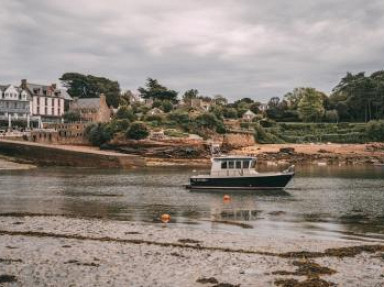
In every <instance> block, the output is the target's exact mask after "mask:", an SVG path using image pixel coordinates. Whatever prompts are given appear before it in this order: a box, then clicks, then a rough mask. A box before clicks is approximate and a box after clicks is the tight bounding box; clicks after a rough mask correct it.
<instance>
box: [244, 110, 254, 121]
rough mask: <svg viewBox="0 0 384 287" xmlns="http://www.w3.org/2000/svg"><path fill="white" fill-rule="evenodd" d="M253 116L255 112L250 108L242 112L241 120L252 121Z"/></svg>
mask: <svg viewBox="0 0 384 287" xmlns="http://www.w3.org/2000/svg"><path fill="white" fill-rule="evenodd" d="M255 117H256V114H255V113H254V112H252V111H251V110H248V111H246V112H245V113H244V114H243V116H242V119H243V121H246V122H252V120H253V119H254V118H255Z"/></svg>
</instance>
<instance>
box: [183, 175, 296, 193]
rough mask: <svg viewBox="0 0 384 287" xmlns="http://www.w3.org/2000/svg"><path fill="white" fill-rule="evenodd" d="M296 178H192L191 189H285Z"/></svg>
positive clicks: (276, 176) (278, 176) (288, 176)
mask: <svg viewBox="0 0 384 287" xmlns="http://www.w3.org/2000/svg"><path fill="white" fill-rule="evenodd" d="M293 176H294V174H293V173H290V174H278V175H268V176H260V175H258V176H238V177H210V176H207V177H201V176H199V177H191V179H190V184H189V185H188V186H187V188H189V189H242V190H247V189H284V188H285V186H286V185H287V184H288V182H289V181H290V180H291V179H292V177H293Z"/></svg>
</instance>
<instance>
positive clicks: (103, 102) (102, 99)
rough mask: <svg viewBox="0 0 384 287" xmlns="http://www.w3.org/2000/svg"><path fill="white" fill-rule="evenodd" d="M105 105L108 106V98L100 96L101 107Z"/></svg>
mask: <svg viewBox="0 0 384 287" xmlns="http://www.w3.org/2000/svg"><path fill="white" fill-rule="evenodd" d="M104 104H105V105H107V97H106V96H105V95H104V94H103V93H101V94H100V106H102V105H104ZM107 106H108V105H107Z"/></svg>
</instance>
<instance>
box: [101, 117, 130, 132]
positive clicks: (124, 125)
mask: <svg viewBox="0 0 384 287" xmlns="http://www.w3.org/2000/svg"><path fill="white" fill-rule="evenodd" d="M130 124H131V122H130V121H129V120H128V119H122V120H117V119H115V120H112V121H111V122H110V123H109V124H108V125H107V126H106V129H107V130H109V132H110V133H111V134H112V135H113V134H115V133H119V132H123V131H126V130H127V129H128V128H129V126H130Z"/></svg>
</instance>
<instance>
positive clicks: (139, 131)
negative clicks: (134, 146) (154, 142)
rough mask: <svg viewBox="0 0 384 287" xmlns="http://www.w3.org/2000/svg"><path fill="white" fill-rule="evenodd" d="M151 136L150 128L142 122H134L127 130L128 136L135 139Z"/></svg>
mask: <svg viewBox="0 0 384 287" xmlns="http://www.w3.org/2000/svg"><path fill="white" fill-rule="evenodd" d="M148 136H149V129H148V127H147V126H146V124H144V123H142V122H134V123H133V124H132V125H131V127H130V128H129V129H128V130H127V133H126V137H127V138H130V139H134V140H141V139H145V138H146V137H148Z"/></svg>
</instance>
